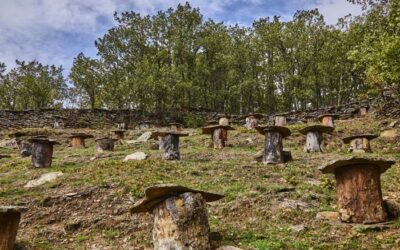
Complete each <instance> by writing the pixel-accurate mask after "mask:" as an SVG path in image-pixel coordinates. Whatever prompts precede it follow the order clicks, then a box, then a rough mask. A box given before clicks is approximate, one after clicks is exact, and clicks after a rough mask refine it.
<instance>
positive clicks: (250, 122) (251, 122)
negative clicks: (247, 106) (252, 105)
mask: <svg viewBox="0 0 400 250" xmlns="http://www.w3.org/2000/svg"><path fill="white" fill-rule="evenodd" d="M257 123H258V120H257V118H255V117H247V118H246V124H245V127H246V128H247V129H254V128H255V127H257Z"/></svg>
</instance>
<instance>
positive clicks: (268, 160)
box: [263, 131, 284, 164]
mask: <svg viewBox="0 0 400 250" xmlns="http://www.w3.org/2000/svg"><path fill="white" fill-rule="evenodd" d="M283 162H284V155H283V144H282V135H281V134H280V133H278V132H272V131H267V132H265V147H264V155H263V163H264V164H277V163H283Z"/></svg>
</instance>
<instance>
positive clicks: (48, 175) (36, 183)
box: [24, 172, 64, 188]
mask: <svg viewBox="0 0 400 250" xmlns="http://www.w3.org/2000/svg"><path fill="white" fill-rule="evenodd" d="M63 175H64V174H63V173H62V172H50V173H46V174H42V175H41V176H40V177H39V178H38V179H35V180H31V181H29V182H28V183H27V184H26V185H25V186H24V187H26V188H32V187H37V186H40V185H43V184H45V183H46V182H50V181H53V180H55V179H57V178H58V177H60V176H63Z"/></svg>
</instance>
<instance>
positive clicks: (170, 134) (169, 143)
mask: <svg viewBox="0 0 400 250" xmlns="http://www.w3.org/2000/svg"><path fill="white" fill-rule="evenodd" d="M188 135H189V134H188V133H181V132H178V131H158V132H153V133H152V136H151V137H152V138H153V139H157V138H158V139H159V141H160V144H159V149H160V150H161V151H162V152H163V155H162V159H163V160H179V159H180V152H179V137H181V136H188Z"/></svg>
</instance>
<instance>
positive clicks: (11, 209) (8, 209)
mask: <svg viewBox="0 0 400 250" xmlns="http://www.w3.org/2000/svg"><path fill="white" fill-rule="evenodd" d="M26 210H28V208H27V207H21V206H0V213H23V212H25V211H26Z"/></svg>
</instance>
